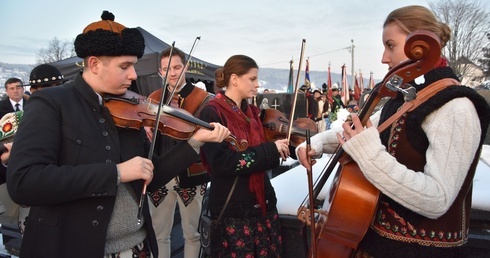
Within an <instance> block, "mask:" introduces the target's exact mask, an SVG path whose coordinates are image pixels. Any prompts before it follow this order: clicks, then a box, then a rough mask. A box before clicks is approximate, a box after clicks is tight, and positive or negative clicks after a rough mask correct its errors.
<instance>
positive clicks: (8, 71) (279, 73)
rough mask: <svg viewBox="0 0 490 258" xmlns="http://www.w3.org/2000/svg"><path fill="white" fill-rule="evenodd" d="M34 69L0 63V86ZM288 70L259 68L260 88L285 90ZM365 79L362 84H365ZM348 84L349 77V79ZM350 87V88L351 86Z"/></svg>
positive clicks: (323, 76)
mask: <svg viewBox="0 0 490 258" xmlns="http://www.w3.org/2000/svg"><path fill="white" fill-rule="evenodd" d="M32 68H34V65H27V64H8V63H2V62H0V85H3V84H4V83H5V81H6V80H7V79H8V78H10V77H17V78H20V79H21V80H22V81H23V82H25V83H27V81H28V80H29V74H30V72H31V70H32ZM297 73H298V72H297V71H294V83H296V76H297ZM288 76H289V70H287V69H274V68H261V69H260V70H259V79H260V85H261V87H262V88H268V89H275V90H279V91H281V90H286V87H287V84H288V80H289V78H288ZM331 77H332V83H339V84H340V81H341V75H340V74H337V73H332V75H331ZM304 78H305V77H304V71H302V72H301V75H300V81H299V86H301V85H303V84H304V81H305V79H304ZM310 79H311V82H312V85H313V86H316V87H317V88H321V85H322V84H323V83H326V82H327V73H326V72H319V71H310ZM367 79H369V78H365V79H364V80H365V81H364V82H365V83H366V84H367V81H368V80H367ZM349 82H350V77H349ZM351 87H352V86H351Z"/></svg>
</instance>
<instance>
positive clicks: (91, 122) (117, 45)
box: [7, 11, 229, 258]
mask: <svg viewBox="0 0 490 258" xmlns="http://www.w3.org/2000/svg"><path fill="white" fill-rule="evenodd" d="M144 49H145V43H144V38H143V36H142V35H141V33H140V32H139V31H138V30H137V29H135V28H126V27H124V26H123V25H121V24H119V23H116V22H114V15H112V13H109V12H107V11H104V13H103V15H102V21H98V22H94V23H91V24H89V25H88V26H87V27H86V28H85V29H84V30H83V32H82V33H81V34H79V35H78V36H77V38H76V40H75V51H76V53H77V55H78V56H79V57H81V58H83V59H84V69H83V73H82V74H81V75H78V77H77V78H76V79H75V81H74V82H72V83H68V84H65V85H61V86H58V87H52V88H48V89H44V90H42V91H39V92H36V93H35V94H33V95H32V96H31V98H30V99H29V102H30V103H29V105H28V106H26V109H25V113H24V117H23V119H22V123H20V127H19V130H18V132H17V136H16V138H15V139H16V142H15V145H14V147H13V148H12V153H11V156H10V161H9V166H8V168H7V186H8V191H9V194H10V195H11V197H12V199H13V200H14V201H15V202H16V203H19V204H24V205H30V206H31V210H30V213H29V218H28V222H27V223H28V226H27V227H26V231H25V233H24V238H23V241H22V248H21V254H20V256H21V257H26V258H28V257H134V256H137V257H151V256H154V257H157V256H158V248H157V244H156V238H155V233H154V230H153V227H152V223H151V218H150V213H149V209H148V204H147V202H144V204H143V206H142V214H143V216H142V217H141V220H139V216H138V215H139V214H138V211H139V207H138V203H139V201H140V196H141V193H142V192H143V188H144V187H143V186H144V185H147V187H148V190H154V189H157V188H158V187H161V186H162V185H165V184H166V183H167V182H168V181H169V180H170V179H171V178H173V177H174V176H175V175H176V174H177V172H178V171H180V170H181V169H182V168H183V167H187V166H188V165H189V164H190V163H192V162H194V160H192V159H189V158H188V155H189V153H195V152H196V151H195V149H196V148H199V147H200V145H201V144H202V143H203V142H207V141H213V142H221V141H222V140H223V139H225V138H226V137H227V136H228V135H229V131H228V130H227V129H226V128H225V127H223V126H221V125H219V124H217V123H215V124H213V126H214V130H212V131H211V130H205V129H200V130H198V131H197V132H196V133H194V135H193V136H192V137H191V138H190V139H189V140H188V141H182V142H181V143H179V144H177V145H175V146H174V148H172V150H171V151H169V152H166V153H163V152H159V153H156V155H150V154H149V152H148V149H149V148H148V147H149V144H148V138H147V136H146V134H145V131H144V130H143V129H140V130H136V129H129V128H124V127H117V124H115V123H114V120H113V118H112V116H111V113H110V110H109V109H108V108H107V107H105V106H104V101H103V99H104V97H105V96H106V95H107V94H111V95H123V94H125V93H126V91H127V89H128V87H129V86H130V85H131V81H133V80H135V79H136V77H137V75H136V72H135V68H134V65H135V64H136V62H137V61H138V58H141V57H142V55H143V53H144ZM39 110H42V112H38V111H39ZM155 147H156V150H158V149H159V146H155ZM148 156H149V157H151V159H148V158H146V157H148Z"/></svg>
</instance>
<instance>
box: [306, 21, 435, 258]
mask: <svg viewBox="0 0 490 258" xmlns="http://www.w3.org/2000/svg"><path fill="white" fill-rule="evenodd" d="M404 50H405V55H406V56H407V57H408V58H409V60H406V61H404V62H402V63H400V64H398V65H397V66H395V67H393V68H392V69H390V71H389V72H388V74H387V75H386V76H385V77H384V79H383V81H382V83H380V84H378V85H377V86H376V87H375V88H374V89H373V90H372V92H371V94H370V95H369V98H368V100H367V101H366V102H365V104H364V105H363V107H362V109H361V111H360V113H359V119H360V120H361V123H362V125H363V126H365V125H366V123H367V121H368V119H369V116H370V115H371V114H372V112H373V110H374V109H375V107H376V105H377V104H378V103H379V101H380V100H381V98H383V97H391V98H394V97H396V95H397V93H398V92H401V93H402V94H403V95H404V97H405V101H407V102H410V101H412V100H413V99H415V97H416V93H415V89H414V88H413V87H412V88H405V87H404V85H405V84H406V83H407V82H410V81H413V80H414V79H415V78H417V77H419V76H421V75H423V74H425V73H426V72H428V71H430V70H431V69H432V68H433V67H434V66H435V64H436V63H437V61H438V60H439V57H440V51H441V47H440V42H439V39H438V38H437V36H435V35H434V34H433V33H431V32H428V31H421V30H419V31H415V32H413V33H411V34H410V35H408V36H407V39H406V43H405V49H404ZM380 127H381V126H380ZM380 127H378V129H379V128H380ZM337 164H338V169H337V171H336V174H335V175H334V178H333V181H332V185H331V186H330V188H329V191H328V196H327V198H326V200H325V201H324V204H323V207H322V208H321V209H320V210H315V207H311V206H310V207H305V206H304V205H302V206H300V207H299V208H298V219H300V220H302V221H303V222H305V223H306V224H309V225H314V228H315V232H316V234H315V240H314V241H315V251H312V250H311V249H310V251H309V254H308V257H312V256H314V257H321V258H330V257H335V258H340V257H350V255H351V254H352V253H353V252H354V251H355V250H356V249H357V246H358V244H359V242H360V241H361V240H362V238H363V237H364V235H365V233H366V232H367V229H368V228H369V225H370V223H371V221H372V219H373V216H374V213H375V210H376V205H377V202H378V197H379V194H380V192H379V190H378V189H377V188H375V187H374V186H373V185H372V184H371V183H370V182H369V181H368V180H367V179H366V178H365V177H364V175H363V173H362V171H361V170H360V169H359V166H358V165H357V164H356V163H355V162H354V161H353V160H352V159H351V158H350V157H349V156H348V155H347V154H346V153H345V152H343V149H342V148H341V147H340V146H339V147H338V148H337V151H336V152H335V154H334V155H332V158H331V159H330V160H329V163H328V164H327V167H326V168H325V172H324V173H323V175H322V176H321V177H320V178H319V179H318V181H317V183H316V185H315V187H314V188H315V189H314V190H313V191H311V192H313V196H311V194H310V196H309V198H314V199H316V198H317V197H318V195H319V193H320V191H321V189H322V188H323V186H324V185H325V183H326V181H327V178H328V177H329V176H330V174H331V173H332V171H333V170H334V168H335V167H336V166H337ZM311 213H315V214H314V216H312V214H311ZM312 218H313V219H314V220H315V221H313V219H312ZM312 223H313V224H312Z"/></svg>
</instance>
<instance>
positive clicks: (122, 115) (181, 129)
mask: <svg viewBox="0 0 490 258" xmlns="http://www.w3.org/2000/svg"><path fill="white" fill-rule="evenodd" d="M103 102H104V106H105V107H107V108H108V109H109V112H110V113H111V116H112V119H113V120H114V124H115V125H116V126H118V127H122V128H132V129H140V128H141V127H144V126H149V127H154V128H157V129H158V131H159V132H160V133H162V134H164V135H167V136H170V137H172V138H174V139H178V140H187V139H189V138H190V137H191V136H192V135H193V134H194V132H195V131H196V130H198V129H199V127H203V128H206V129H209V130H213V129H214V127H213V126H212V125H211V124H209V123H206V122H204V121H202V120H200V119H198V118H196V117H194V116H193V115H192V114H190V113H189V112H187V111H186V110H184V109H180V108H177V107H170V106H167V105H164V106H162V113H161V114H160V122H159V124H158V126H156V125H155V123H156V119H157V113H158V104H155V103H154V101H152V100H151V99H148V98H146V97H144V96H141V95H139V94H137V93H135V92H133V91H129V90H128V91H126V93H125V94H124V95H120V96H112V95H109V96H105V97H104V98H103ZM198 126H199V127H198ZM226 141H228V142H229V143H230V144H232V145H233V146H234V147H235V148H237V149H238V150H244V149H246V148H247V147H248V143H247V142H246V141H241V142H240V143H239V142H238V140H237V139H236V137H234V136H233V135H230V136H228V138H227V139H226Z"/></svg>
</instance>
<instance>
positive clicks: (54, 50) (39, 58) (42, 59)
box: [36, 37, 75, 64]
mask: <svg viewBox="0 0 490 258" xmlns="http://www.w3.org/2000/svg"><path fill="white" fill-rule="evenodd" d="M72 56H75V48H74V45H73V41H68V40H64V41H61V40H59V39H58V38H56V37H55V38H53V39H52V40H51V41H50V42H49V45H48V47H47V48H41V49H40V50H39V52H38V53H37V55H36V62H37V64H45V63H52V62H56V61H60V60H63V59H65V58H68V57H72Z"/></svg>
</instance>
